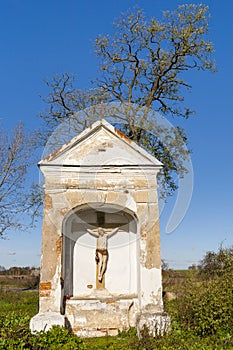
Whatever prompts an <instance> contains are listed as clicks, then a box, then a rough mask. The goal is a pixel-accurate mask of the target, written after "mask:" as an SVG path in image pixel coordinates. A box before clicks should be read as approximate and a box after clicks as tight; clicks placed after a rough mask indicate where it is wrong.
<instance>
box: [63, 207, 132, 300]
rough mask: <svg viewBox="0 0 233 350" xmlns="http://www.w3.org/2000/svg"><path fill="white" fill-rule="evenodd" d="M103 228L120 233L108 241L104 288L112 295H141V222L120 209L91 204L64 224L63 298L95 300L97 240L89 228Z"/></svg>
mask: <svg viewBox="0 0 233 350" xmlns="http://www.w3.org/2000/svg"><path fill="white" fill-rule="evenodd" d="M100 226H101V227H103V228H104V229H106V230H111V229H114V228H116V227H119V228H120V229H119V231H118V232H117V233H116V234H115V235H113V236H112V237H109V238H108V252H109V258H108V263H107V270H106V273H105V277H104V288H105V289H106V291H108V292H109V293H110V294H113V295H132V294H137V293H138V277H137V276H138V265H139V262H138V259H137V257H138V256H139V254H138V250H139V247H138V244H139V240H138V239H137V237H138V232H139V228H138V220H137V217H136V215H135V214H134V213H133V212H131V211H130V210H128V209H126V208H123V207H120V206H119V205H117V206H116V205H113V204H104V205H101V206H100V205H98V203H91V204H88V205H82V206H79V207H76V208H74V209H72V210H71V211H70V212H69V213H68V214H67V216H66V217H65V219H64V221H63V279H64V295H69V296H72V297H74V298H78V297H84V296H88V295H89V296H91V295H92V296H94V293H95V291H96V290H97V291H98V288H100V289H101V286H98V282H97V281H96V263H95V250H96V238H95V237H94V236H92V235H91V234H89V233H88V232H87V228H89V229H95V228H97V227H100Z"/></svg>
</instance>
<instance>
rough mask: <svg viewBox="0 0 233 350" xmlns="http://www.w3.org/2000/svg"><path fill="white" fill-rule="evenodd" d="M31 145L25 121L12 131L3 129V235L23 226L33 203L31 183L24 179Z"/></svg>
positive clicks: (0, 232) (0, 204)
mask: <svg viewBox="0 0 233 350" xmlns="http://www.w3.org/2000/svg"><path fill="white" fill-rule="evenodd" d="M30 146H31V144H30V141H29V138H28V136H26V133H25V131H24V128H23V125H22V124H19V125H17V126H16V127H15V128H14V130H13V132H12V134H11V133H10V132H9V131H8V130H3V129H1V130H0V162H1V169H0V237H3V235H4V234H5V233H6V231H7V230H9V229H20V228H22V226H23V224H22V223H23V221H24V220H25V218H24V217H22V216H21V215H22V213H23V212H27V211H28V210H30V208H31V207H32V202H33V201H32V199H31V196H30V194H29V189H30V185H29V184H28V183H27V184H26V183H25V179H26V171H27V168H28V167H29V165H30V164H31V162H30V161H29V159H30V148H31V147H30Z"/></svg>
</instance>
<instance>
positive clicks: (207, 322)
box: [0, 270, 233, 350]
mask: <svg viewBox="0 0 233 350" xmlns="http://www.w3.org/2000/svg"><path fill="white" fill-rule="evenodd" d="M166 272H167V273H170V274H171V276H170V277H169V278H171V277H172V278H173V282H174V278H177V280H178V281H177V283H178V285H179V289H180V293H177V296H178V298H177V299H176V300H172V301H166V302H165V308H166V312H167V313H168V314H169V315H171V318H172V329H171V331H170V332H169V333H168V334H167V335H165V336H163V337H160V336H159V337H158V338H156V339H154V338H152V337H151V336H150V335H149V334H148V331H147V330H146V329H144V330H143V331H142V333H141V338H140V339H138V337H137V334H136V330H135V329H134V328H131V329H130V330H129V331H123V332H119V334H118V336H116V337H110V336H105V337H100V338H87V339H83V340H80V339H79V338H78V337H76V336H75V335H73V334H70V332H69V331H68V330H67V329H65V328H60V327H57V326H55V327H53V328H52V329H51V330H49V331H48V332H38V333H36V334H31V332H30V331H29V320H30V318H31V316H32V315H33V314H35V313H36V312H37V309H35V303H36V302H37V300H38V299H37V295H35V293H34V292H33V293H32V292H9V294H8V299H9V300H7V293H6V292H1V293H0V350H3V349H4V350H16V349H17V350H18V349H19V350H20V349H22V350H23V349H30V350H50V349H51V350H53V349H54V350H55V349H58V350H59V349H65V350H68V349H69V350H71V349H77V350H84V349H85V350H89V349H90V350H127V349H128V350H152V349H153V350H154V349H156V350H200V349H201V350H232V349H233V337H232V329H233V299H232V290H233V272H232V271H229V270H227V271H225V272H224V273H223V274H222V275H221V276H215V278H212V279H203V277H201V276H200V275H199V276H198V274H197V271H166ZM175 276H176V277H175ZM180 280H182V281H183V282H182V283H180ZM187 280H188V281H187ZM173 282H171V283H173ZM177 291H178V289H177ZM27 298H28V303H27ZM24 304H25V305H26V304H27V306H25V307H24V306H23V305H24ZM30 307H31V309H30ZM13 309H14V310H15V312H12V310H13Z"/></svg>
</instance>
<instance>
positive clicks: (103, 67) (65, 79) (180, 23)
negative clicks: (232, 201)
mask: <svg viewBox="0 0 233 350" xmlns="http://www.w3.org/2000/svg"><path fill="white" fill-rule="evenodd" d="M208 18H209V14H208V7H207V6H205V5H201V4H199V5H182V6H179V7H178V8H177V10H175V11H166V12H165V13H164V15H163V18H162V19H161V20H157V19H155V18H151V19H149V20H148V19H147V18H146V17H145V16H144V14H143V12H142V11H141V10H133V11H129V12H127V13H126V14H123V15H122V16H121V17H120V18H119V19H118V20H117V22H116V23H115V33H114V35H113V36H112V37H111V36H108V35H106V36H99V37H98V38H97V39H96V41H95V49H96V54H97V56H98V57H99V59H100V75H99V78H97V79H96V80H94V81H93V82H92V89H90V90H86V91H83V90H80V89H78V88H76V87H75V85H76V82H75V79H74V77H73V76H72V75H70V74H68V73H64V74H62V75H61V76H56V77H54V78H53V79H52V80H51V81H50V82H47V85H48V87H49V94H48V97H47V98H45V102H46V103H47V104H48V106H49V108H48V110H47V111H46V112H45V113H44V114H42V115H41V117H42V118H43V120H44V121H45V130H46V131H47V132H48V134H50V133H51V131H52V130H54V128H55V127H57V126H58V125H59V124H60V123H61V122H64V121H65V122H66V123H68V124H69V125H70V127H71V129H72V130H75V132H79V131H81V130H83V129H84V128H85V127H87V126H88V125H90V123H91V122H93V119H94V120H96V119H97V118H99V117H103V116H104V117H105V116H111V117H112V118H113V119H112V120H113V121H114V122H115V123H117V127H118V128H121V129H122V131H123V132H125V133H126V134H127V135H128V136H129V137H130V138H131V139H133V140H134V141H136V142H138V143H139V144H140V145H141V146H143V147H145V148H147V149H148V150H149V152H151V153H152V154H153V155H155V156H156V157H157V158H158V159H159V160H160V161H162V162H163V164H164V177H163V180H162V182H163V187H164V189H165V192H167V193H172V192H173V191H174V190H175V189H176V188H177V185H176V182H175V180H174V178H175V176H176V175H178V176H180V177H181V176H183V175H184V174H185V172H186V168H185V166H184V162H185V160H186V159H187V157H188V156H189V150H188V148H187V137H186V135H185V132H184V130H182V129H181V128H179V127H172V128H169V129H168V128H166V127H165V126H164V125H159V124H158V123H157V120H156V118H155V113H154V112H155V111H156V112H160V113H162V114H163V115H173V116H177V117H183V118H188V117H189V116H190V114H192V111H191V110H190V108H188V107H186V106H185V105H184V97H183V94H184V91H185V90H190V89H191V85H190V84H189V83H188V82H186V81H185V80H184V78H185V73H186V72H187V71H190V70H198V71H200V70H210V71H214V70H215V67H214V62H213V60H212V53H213V47H212V44H211V42H210V41H208V40H207V33H208ZM113 102H114V104H113ZM80 110H83V111H84V113H83V114H81V113H77V111H80ZM68 129H69V128H68ZM45 130H43V131H42V133H41V134H42V139H43V135H46V138H47V136H48V134H46V133H45ZM66 130H67V129H66ZM55 144H57V143H56V142H55Z"/></svg>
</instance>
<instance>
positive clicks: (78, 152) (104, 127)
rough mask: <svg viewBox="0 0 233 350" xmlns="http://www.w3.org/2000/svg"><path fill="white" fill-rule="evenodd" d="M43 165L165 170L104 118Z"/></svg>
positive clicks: (49, 157) (56, 152)
mask: <svg viewBox="0 0 233 350" xmlns="http://www.w3.org/2000/svg"><path fill="white" fill-rule="evenodd" d="M39 165H55V166H56V165H57V166H59V165H60V166H125V165H131V166H133V165H141V166H143V165H145V166H150V165H151V166H156V167H161V166H162V163H161V162H159V161H158V160H157V159H156V158H155V157H153V156H152V155H150V154H149V153H148V152H146V151H145V150H144V149H143V148H141V147H140V146H138V145H137V144H136V143H135V142H133V141H132V140H130V139H129V138H127V137H126V136H125V135H123V134H122V133H121V132H120V131H119V130H117V129H116V128H114V127H113V126H112V125H111V124H109V123H108V122H106V120H104V119H101V120H99V121H97V122H96V123H94V124H93V125H91V126H90V127H89V128H87V129H85V130H84V131H83V132H81V133H80V134H79V135H77V136H76V137H74V138H73V139H72V140H71V141H70V142H68V143H67V144H65V145H64V146H62V147H61V148H60V149H58V150H57V151H55V152H53V153H52V154H50V155H49V156H48V157H47V158H45V159H43V160H42V161H41V162H40V163H39Z"/></svg>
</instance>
